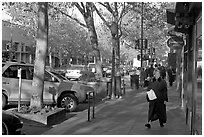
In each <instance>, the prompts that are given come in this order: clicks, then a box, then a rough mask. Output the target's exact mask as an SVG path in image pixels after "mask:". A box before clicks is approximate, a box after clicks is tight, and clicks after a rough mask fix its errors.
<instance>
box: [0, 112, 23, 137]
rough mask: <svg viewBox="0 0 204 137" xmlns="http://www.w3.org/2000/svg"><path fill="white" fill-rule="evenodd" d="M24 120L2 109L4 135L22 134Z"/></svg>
mask: <svg viewBox="0 0 204 137" xmlns="http://www.w3.org/2000/svg"><path fill="white" fill-rule="evenodd" d="M22 127H23V122H22V121H21V120H20V119H19V118H18V117H17V116H15V115H14V114H11V113H9V112H6V111H2V135H20V134H21V128H22Z"/></svg>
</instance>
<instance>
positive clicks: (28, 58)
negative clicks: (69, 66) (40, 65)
mask: <svg viewBox="0 0 204 137" xmlns="http://www.w3.org/2000/svg"><path fill="white" fill-rule="evenodd" d="M27 31H29V29H27V28H26V27H23V26H20V25H17V24H14V23H10V22H8V21H2V60H3V61H8V60H10V61H17V62H24V63H31V64H33V63H34V60H35V45H36V44H35V39H34V37H33V36H32V35H29V33H27ZM50 58H51V60H52V67H59V59H58V57H56V56H50V57H49V56H47V58H46V65H47V66H48V65H49V64H50V62H49V60H50Z"/></svg>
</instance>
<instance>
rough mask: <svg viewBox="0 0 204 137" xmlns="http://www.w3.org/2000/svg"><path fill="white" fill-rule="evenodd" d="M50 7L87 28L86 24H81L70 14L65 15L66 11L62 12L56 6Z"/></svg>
mask: <svg viewBox="0 0 204 137" xmlns="http://www.w3.org/2000/svg"><path fill="white" fill-rule="evenodd" d="M49 6H50V7H52V8H54V9H55V10H57V11H59V12H60V13H61V14H63V15H65V16H67V17H69V18H70V19H72V20H74V21H76V22H77V23H78V24H80V25H81V26H83V27H85V28H87V26H86V25H85V24H84V23H82V22H80V21H79V20H78V19H77V18H74V17H72V16H70V15H69V14H67V13H65V12H64V11H62V10H60V9H59V8H57V7H55V6H53V5H51V4H49Z"/></svg>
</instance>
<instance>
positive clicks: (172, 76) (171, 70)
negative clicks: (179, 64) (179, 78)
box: [167, 66, 174, 86]
mask: <svg viewBox="0 0 204 137" xmlns="http://www.w3.org/2000/svg"><path fill="white" fill-rule="evenodd" d="M167 73H168V77H169V85H170V86H173V82H174V71H173V68H172V66H170V67H169V69H168V71H167Z"/></svg>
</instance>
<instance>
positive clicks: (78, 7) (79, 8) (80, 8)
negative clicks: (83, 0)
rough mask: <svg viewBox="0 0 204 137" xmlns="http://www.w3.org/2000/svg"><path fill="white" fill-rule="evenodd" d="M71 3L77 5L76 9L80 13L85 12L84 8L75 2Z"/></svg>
mask: <svg viewBox="0 0 204 137" xmlns="http://www.w3.org/2000/svg"><path fill="white" fill-rule="evenodd" d="M73 4H74V5H75V6H76V7H77V9H78V10H79V11H80V12H81V14H82V15H84V14H85V11H84V9H83V8H82V7H81V6H80V5H79V3H77V2H73Z"/></svg>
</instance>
